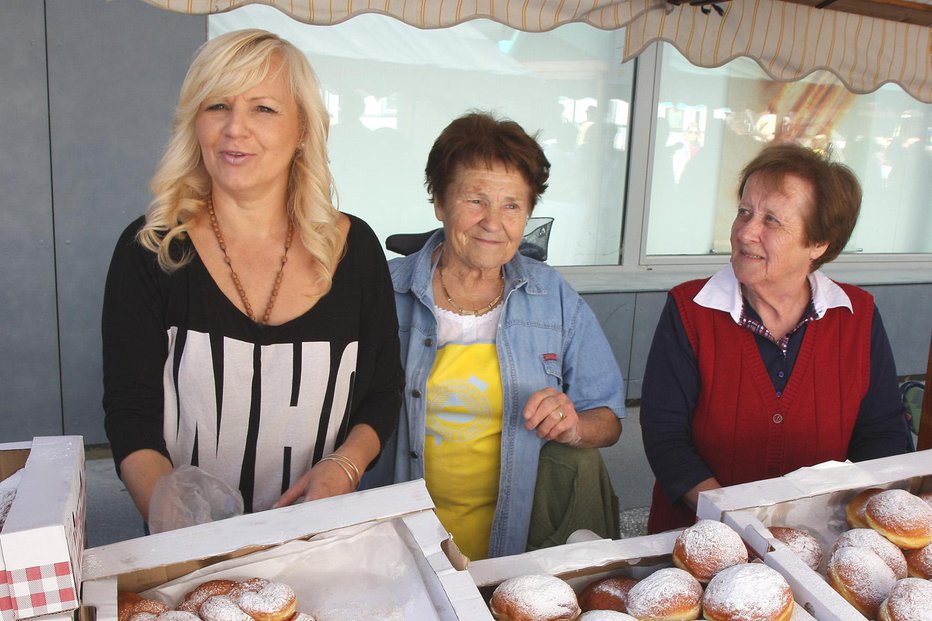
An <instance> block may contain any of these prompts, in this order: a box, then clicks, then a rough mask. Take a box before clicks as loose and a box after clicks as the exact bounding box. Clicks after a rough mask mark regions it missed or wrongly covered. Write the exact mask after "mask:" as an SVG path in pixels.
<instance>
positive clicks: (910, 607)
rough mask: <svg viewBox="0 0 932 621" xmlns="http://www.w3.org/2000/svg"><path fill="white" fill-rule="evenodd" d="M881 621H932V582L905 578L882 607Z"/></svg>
mask: <svg viewBox="0 0 932 621" xmlns="http://www.w3.org/2000/svg"><path fill="white" fill-rule="evenodd" d="M877 619H878V620H879V621H932V582H930V581H928V580H922V579H920V578H903V579H902V580H899V581H898V582H897V583H896V584H895V585H893V590H891V591H890V596H889V597H887V599H885V600H884V602H883V604H881V605H880V612H879V614H878V616H877Z"/></svg>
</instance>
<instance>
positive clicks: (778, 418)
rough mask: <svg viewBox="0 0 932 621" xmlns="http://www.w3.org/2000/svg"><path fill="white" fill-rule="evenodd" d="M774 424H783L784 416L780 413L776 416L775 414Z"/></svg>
mask: <svg viewBox="0 0 932 621" xmlns="http://www.w3.org/2000/svg"><path fill="white" fill-rule="evenodd" d="M773 422H775V423H777V424H778V425H779V424H780V423H782V422H783V414H780V413H779V412H778V413H776V414H774V415H773Z"/></svg>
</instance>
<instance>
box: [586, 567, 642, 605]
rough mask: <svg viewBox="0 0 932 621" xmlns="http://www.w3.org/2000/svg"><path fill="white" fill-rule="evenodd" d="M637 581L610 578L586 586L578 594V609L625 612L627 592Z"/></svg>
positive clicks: (618, 577)
mask: <svg viewBox="0 0 932 621" xmlns="http://www.w3.org/2000/svg"><path fill="white" fill-rule="evenodd" d="M637 583H638V581H637V580H635V579H634V578H626V577H624V576H610V577H608V578H602V579H601V580H596V581H595V582H591V583H589V584H588V585H586V588H584V589H583V590H582V591H581V592H580V593H579V607H580V608H581V609H582V610H583V611H589V610H615V611H617V612H625V611H626V610H627V602H628V591H630V590H631V587H633V586H634V585H635V584H637Z"/></svg>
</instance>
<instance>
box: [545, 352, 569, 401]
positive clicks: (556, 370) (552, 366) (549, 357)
mask: <svg viewBox="0 0 932 621" xmlns="http://www.w3.org/2000/svg"><path fill="white" fill-rule="evenodd" d="M541 364H542V365H543V367H544V373H545V374H546V375H547V380H548V383H549V384H550V385H552V386H554V387H555V388H557V389H559V390H560V391H561V392H562V391H563V390H564V386H563V362H562V361H561V360H560V358H559V356H557V355H556V354H543V356H542V357H541Z"/></svg>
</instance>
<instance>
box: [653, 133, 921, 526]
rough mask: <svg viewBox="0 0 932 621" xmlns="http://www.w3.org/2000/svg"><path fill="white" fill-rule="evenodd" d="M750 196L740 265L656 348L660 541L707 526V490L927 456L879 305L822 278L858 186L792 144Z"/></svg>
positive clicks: (751, 186)
mask: <svg viewBox="0 0 932 621" xmlns="http://www.w3.org/2000/svg"><path fill="white" fill-rule="evenodd" d="M738 194H739V197H740V203H739V204H738V208H737V213H736V215H735V220H734V223H733V224H732V227H731V247H732V250H731V262H730V263H729V264H728V265H727V266H725V267H724V268H722V269H721V270H720V271H719V272H718V273H716V274H715V275H714V276H712V277H711V278H707V279H703V280H695V281H691V282H686V283H683V284H681V285H678V286H677V287H674V288H673V289H672V290H671V291H670V294H669V296H668V299H667V304H666V307H665V308H664V310H663V313H662V315H661V318H660V321H659V323H658V326H657V330H656V332H655V334H654V340H653V343H652V345H651V350H650V355H649V357H648V361H647V368H646V370H645V375H644V386H643V391H642V395H641V427H642V430H643V440H644V448H645V451H646V454H647V459H648V461H649V462H650V465H651V469H652V470H653V472H654V476H655V477H656V479H657V482H656V484H655V486H654V494H653V501H652V503H651V510H650V518H649V520H648V531H649V532H651V533H656V532H661V531H664V530H669V529H672V528H679V527H683V526H687V525H689V524H691V523H693V521H694V520H695V510H696V502H697V500H698V497H699V492H701V491H704V490H708V489H713V488H717V487H722V486H728V485H735V484H738V483H745V482H748V481H755V480H759V479H768V478H773V477H778V476H781V475H783V474H786V473H787V472H791V471H793V470H796V469H798V468H801V467H803V466H811V465H814V464H818V463H821V462H824V461H828V460H845V459H850V460H853V461H858V460H864V459H873V458H876V457H882V456H886V455H893V454H898V453H904V452H907V451H909V450H911V449H912V438H911V436H910V434H909V431H908V428H907V426H906V418H905V416H904V409H903V405H902V401H901V399H900V395H899V390H898V385H897V376H896V369H895V367H894V361H893V353H892V351H891V349H890V343H889V341H888V339H887V335H886V332H885V331H884V328H883V323H882V321H881V319H880V315H879V313H878V311H877V308H876V306H875V305H874V300H873V297H872V296H871V295H870V294H869V293H867V292H866V291H864V290H862V289H859V288H857V287H854V286H851V285H846V284H839V283H836V282H834V281H832V280H830V279H829V278H828V277H827V276H825V275H823V274H822V273H821V272H820V271H819V268H820V267H821V266H822V265H824V264H825V263H828V262H829V261H831V260H833V259H834V258H835V257H837V256H838V254H839V253H840V252H841V251H842V249H843V248H844V247H845V244H846V243H847V242H848V238H849V237H850V235H851V232H852V230H853V229H854V225H855V223H856V222H857V218H858V211H859V210H860V205H861V188H860V184H859V183H858V180H857V178H856V177H855V176H854V174H853V173H852V172H851V170H850V169H848V168H847V167H846V166H844V165H842V164H839V163H834V162H831V161H829V160H828V159H827V158H825V157H823V156H822V155H820V154H818V153H816V152H814V151H811V150H809V149H807V148H805V147H802V146H799V145H794V144H777V145H772V146H769V147H767V148H765V149H764V150H763V151H762V152H761V153H760V154H759V155H758V156H757V157H756V158H755V159H754V160H752V161H751V162H750V163H749V164H748V165H747V166H746V167H745V168H744V170H743V171H742V174H741V180H740V186H739V191H738Z"/></svg>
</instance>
